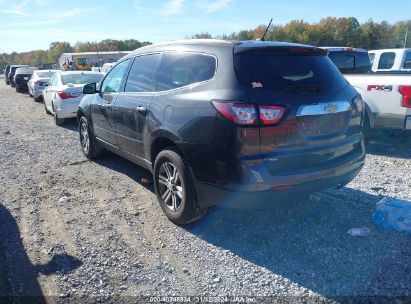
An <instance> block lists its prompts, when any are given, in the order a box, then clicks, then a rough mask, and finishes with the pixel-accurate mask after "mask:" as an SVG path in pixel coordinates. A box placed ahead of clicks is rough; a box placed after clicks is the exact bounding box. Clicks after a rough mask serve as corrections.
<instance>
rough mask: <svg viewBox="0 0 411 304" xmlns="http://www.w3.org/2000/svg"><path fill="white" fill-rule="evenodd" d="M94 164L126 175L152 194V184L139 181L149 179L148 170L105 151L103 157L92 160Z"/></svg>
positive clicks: (150, 175)
mask: <svg viewBox="0 0 411 304" xmlns="http://www.w3.org/2000/svg"><path fill="white" fill-rule="evenodd" d="M94 162H95V163H97V164H99V165H101V166H104V167H106V168H109V169H111V170H114V171H117V172H119V173H121V174H124V175H127V176H128V177H130V178H131V179H132V180H134V181H135V182H137V183H138V184H140V185H141V186H143V187H144V188H146V189H148V190H150V191H151V192H153V193H154V185H153V184H146V183H143V182H142V181H141V179H142V178H150V179H151V178H152V174H151V173H150V172H149V171H148V170H146V169H144V168H142V167H140V166H138V165H136V164H134V163H133V162H131V161H128V160H127V159H125V158H123V157H121V156H118V155H117V154H114V153H112V152H109V151H105V152H104V156H103V157H102V158H99V159H97V160H94Z"/></svg>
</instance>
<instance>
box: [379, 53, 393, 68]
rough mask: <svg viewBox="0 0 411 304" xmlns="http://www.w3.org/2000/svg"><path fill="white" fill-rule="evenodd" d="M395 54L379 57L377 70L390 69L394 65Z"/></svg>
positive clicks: (385, 54) (383, 54)
mask: <svg viewBox="0 0 411 304" xmlns="http://www.w3.org/2000/svg"><path fill="white" fill-rule="evenodd" d="M394 61H395V53H391V52H390V53H382V54H381V56H380V62H378V68H379V69H391V68H392V66H393V65H394Z"/></svg>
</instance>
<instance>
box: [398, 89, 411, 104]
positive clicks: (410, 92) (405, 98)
mask: <svg viewBox="0 0 411 304" xmlns="http://www.w3.org/2000/svg"><path fill="white" fill-rule="evenodd" d="M398 91H399V92H400V93H401V95H402V104H401V106H403V107H405V108H411V86H399V87H398Z"/></svg>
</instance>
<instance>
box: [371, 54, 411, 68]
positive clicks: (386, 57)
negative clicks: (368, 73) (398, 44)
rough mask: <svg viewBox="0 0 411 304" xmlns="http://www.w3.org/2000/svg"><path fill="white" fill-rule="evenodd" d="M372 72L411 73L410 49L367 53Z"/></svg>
mask: <svg viewBox="0 0 411 304" xmlns="http://www.w3.org/2000/svg"><path fill="white" fill-rule="evenodd" d="M368 55H369V56H370V61H371V70H372V71H374V72H384V71H385V72H387V71H411V49H384V50H372V51H368Z"/></svg>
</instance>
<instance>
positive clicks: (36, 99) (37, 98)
mask: <svg viewBox="0 0 411 304" xmlns="http://www.w3.org/2000/svg"><path fill="white" fill-rule="evenodd" d="M32 97H33V98H34V101H35V102H42V101H44V100H43V96H39V97H34V96H32ZM44 106H46V104H44ZM46 112H47V113H48V114H50V111H48V110H47V109H46Z"/></svg>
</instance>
